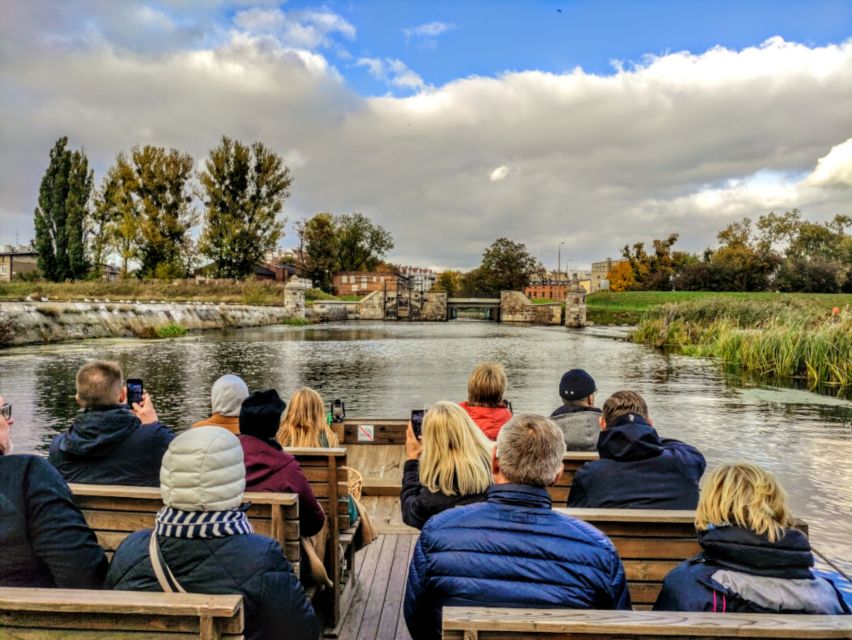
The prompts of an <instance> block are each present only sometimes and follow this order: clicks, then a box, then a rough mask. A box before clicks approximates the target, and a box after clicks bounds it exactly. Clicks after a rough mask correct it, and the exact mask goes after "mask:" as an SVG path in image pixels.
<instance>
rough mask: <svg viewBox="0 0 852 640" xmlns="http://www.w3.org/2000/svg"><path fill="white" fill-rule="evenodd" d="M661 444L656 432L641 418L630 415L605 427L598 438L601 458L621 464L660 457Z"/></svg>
mask: <svg viewBox="0 0 852 640" xmlns="http://www.w3.org/2000/svg"><path fill="white" fill-rule="evenodd" d="M662 451H663V443H662V442H661V441H660V436H658V435H657V432H656V430H655V429H654V427H652V426H651V425H650V424H648V423H647V422H646V421H645V420H644V418H642V416H639V415H636V414H633V413H630V414H627V415H626V416H622V417H621V418H619V419H618V420H617V421H616V423H615V424H614V425H612V426H611V427H607V428H606V429H604V430H603V431H602V432H601V435H600V437H599V438H598V453H599V454H600V456H601V458H610V459H612V460H619V461H621V462H629V461H631V460H645V459H647V458H653V457H655V456H658V455H660V453H662Z"/></svg>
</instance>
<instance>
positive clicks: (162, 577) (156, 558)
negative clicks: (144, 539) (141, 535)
mask: <svg viewBox="0 0 852 640" xmlns="http://www.w3.org/2000/svg"><path fill="white" fill-rule="evenodd" d="M148 554H149V555H150V556H151V566H152V567H153V568H154V575H155V576H157V582H159V583H160V588H161V589H162V590H163V591H164V592H165V593H174V592H175V591H178V592H180V593H186V590H185V589H184V588H183V587H182V586H180V582H178V581H177V578H175V576H174V574H172V570H171V569H169V565H167V564H166V562H165V559H161V558H160V547H159V545H158V544H157V530H156V529H154V530H153V531H152V532H151V540H150V541H149V542H148ZM164 569H165V571H164ZM166 574H168V578H166ZM169 580H171V582H169ZM172 584H173V585H174V588H172Z"/></svg>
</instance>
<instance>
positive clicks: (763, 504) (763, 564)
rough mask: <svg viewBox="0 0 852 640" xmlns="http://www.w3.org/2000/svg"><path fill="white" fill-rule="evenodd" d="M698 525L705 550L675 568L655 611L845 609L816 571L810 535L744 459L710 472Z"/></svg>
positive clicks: (777, 489) (779, 492) (769, 480)
mask: <svg viewBox="0 0 852 640" xmlns="http://www.w3.org/2000/svg"><path fill="white" fill-rule="evenodd" d="M695 528H696V529H697V530H698V542H699V544H700V545H701V547H702V549H703V551H702V552H701V553H699V554H698V555H697V556H695V557H694V558H691V559H690V560H686V561H685V562H682V563H681V564H679V565H678V566H677V567H675V568H674V569H672V571H671V572H670V573H669V575H667V576H666V579H665V580H664V581H663V589H662V591H660V595H659V597H658V598H657V602H656V604H655V605H654V609H655V610H657V611H710V612H718V613H724V612H726V611H728V612H732V613H733V612H741V613H806V614H840V613H849V607H848V606H847V605H846V604H845V603H844V602H843V598H842V597H841V594H840V593H839V592H838V590H837V589H836V587H835V586H834V584H832V582H831V581H830V580H826V579H825V578H821V577H816V576H814V575H813V573H812V570H811V568H812V567H813V565H814V557H813V554H812V553H811V546H810V544H809V543H808V538H807V536H805V534H804V533H802V532H801V531H799V530H798V529H794V528H793V517H792V515H791V514H790V511H789V509H788V507H787V495H786V493H785V492H784V489H782V488H781V486H780V485H779V484H778V482H777V481H776V480H775V478H774V477H772V475H771V474H769V473H768V472H766V471H764V470H763V469H761V468H760V467H758V466H756V465H753V464H748V463H737V464H726V465H722V466H721V467H719V468H718V469H716V470H714V471H713V472H712V473H711V474H710V476H709V477H708V478H707V481H706V482H705V483H704V488H703V490H702V492H701V501H700V502H699V504H698V510H697V511H696V512H695Z"/></svg>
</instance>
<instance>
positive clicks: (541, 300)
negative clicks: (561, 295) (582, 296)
mask: <svg viewBox="0 0 852 640" xmlns="http://www.w3.org/2000/svg"><path fill="white" fill-rule="evenodd" d="M530 301H531V302H532V303H533V304H553V303H554V302H563V301H562V300H554V299H553V298H531V300H530Z"/></svg>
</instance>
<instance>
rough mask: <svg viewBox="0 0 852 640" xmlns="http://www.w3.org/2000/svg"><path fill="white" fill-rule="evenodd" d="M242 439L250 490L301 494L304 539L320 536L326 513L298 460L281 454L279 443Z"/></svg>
mask: <svg viewBox="0 0 852 640" xmlns="http://www.w3.org/2000/svg"><path fill="white" fill-rule="evenodd" d="M238 437H239V439H240V444H241V445H242V447H243V458H244V460H245V465H246V491H278V492H281V493H297V494H299V532H300V534H301V535H303V536H312V535H314V534H315V533H318V532H319V531H320V529H322V526H323V524H325V513H324V512H323V510H322V507H320V505H319V502H317V499H316V497H315V496H314V492H313V490H312V489H311V484H310V482H308V479H307V478H306V477H305V474H304V473H302V469H301V467H300V466H299V463H298V462H297V461H296V458H294V457H293V456H292V455H290V454H289V453H287V452H285V451H281V447H280V445H278V443H277V442H275V441H269V440H262V439H260V438H256V437H255V436H249V435H245V434H243V435H241V436H238Z"/></svg>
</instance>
